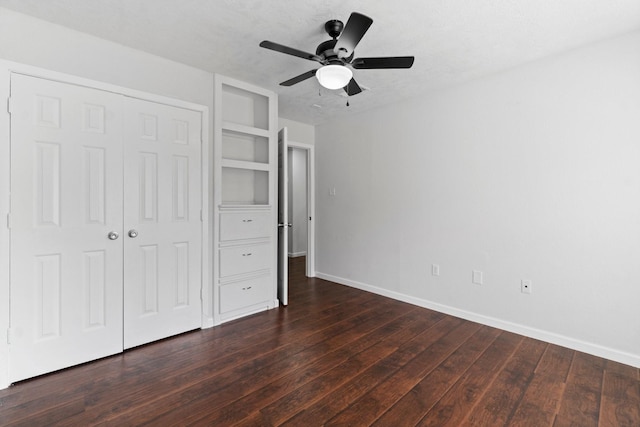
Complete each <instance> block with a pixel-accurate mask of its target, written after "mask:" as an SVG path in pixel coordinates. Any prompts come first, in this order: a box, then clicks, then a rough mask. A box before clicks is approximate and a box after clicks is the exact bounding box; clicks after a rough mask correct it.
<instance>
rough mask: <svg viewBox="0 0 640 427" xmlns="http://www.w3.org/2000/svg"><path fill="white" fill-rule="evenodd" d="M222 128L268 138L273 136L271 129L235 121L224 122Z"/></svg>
mask: <svg viewBox="0 0 640 427" xmlns="http://www.w3.org/2000/svg"><path fill="white" fill-rule="evenodd" d="M222 130H223V131H225V130H227V131H231V132H238V133H245V134H247V135H254V136H262V137H265V138H268V137H269V136H271V135H270V134H269V131H268V130H266V129H260V128H257V127H253V126H247V125H242V124H239V123H234V122H222Z"/></svg>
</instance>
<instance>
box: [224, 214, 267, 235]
mask: <svg viewBox="0 0 640 427" xmlns="http://www.w3.org/2000/svg"><path fill="white" fill-rule="evenodd" d="M270 218H271V213H269V212H225V213H221V214H220V241H221V242H227V241H229V240H240V239H258V238H265V237H269V236H271V227H272V226H273V224H271V221H270Z"/></svg>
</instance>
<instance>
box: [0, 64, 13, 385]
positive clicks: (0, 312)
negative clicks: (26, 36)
mask: <svg viewBox="0 0 640 427" xmlns="http://www.w3.org/2000/svg"><path fill="white" fill-rule="evenodd" d="M0 73H1V75H0V104H2V105H3V107H2V109H0V390H1V389H3V388H7V387H9V385H10V383H9V345H8V344H7V337H6V334H7V333H8V330H9V320H10V318H11V317H10V315H9V309H10V304H9V301H10V299H9V298H10V293H9V289H10V288H9V261H10V258H9V256H10V253H9V250H10V246H9V228H8V224H7V215H8V214H9V206H10V197H9V194H10V180H11V170H10V168H11V157H10V153H11V152H10V145H9V138H10V136H11V135H10V130H9V126H10V117H9V113H8V111H7V109H6V108H5V106H6V102H7V100H8V98H9V91H10V84H9V81H10V80H9V77H10V75H11V73H10V70H9V65H8V64H7V63H6V62H4V61H1V60H0Z"/></svg>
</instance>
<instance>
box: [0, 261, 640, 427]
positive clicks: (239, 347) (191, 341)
mask: <svg viewBox="0 0 640 427" xmlns="http://www.w3.org/2000/svg"><path fill="white" fill-rule="evenodd" d="M290 266H291V267H290V294H291V295H290V305H289V306H288V307H286V308H279V309H276V310H270V311H268V312H264V313H260V314H257V315H254V316H251V317H247V318H244V319H241V320H237V321H234V322H230V323H227V324H224V325H222V326H220V327H216V328H211V329H207V330H203V331H195V332H191V333H187V334H183V335H181V336H178V337H174V338H171V339H167V340H163V341H160V342H157V343H153V344H150V345H146V346H143V347H139V348H137V349H134V350H131V351H127V352H125V353H123V354H121V355H117V356H112V357H109V358H105V359H102V360H99V361H96V362H92V363H88V364H85V365H82V366H78V367H75V368H70V369H67V370H64V371H60V372H57V373H54V374H50V375H46V376H42V377H39V378H35V379H32V380H28V381H23V382H21V383H18V384H16V385H14V386H12V387H10V388H9V389H7V390H0V425H2V426H52V425H59V426H89V425H107V426H128V425H150V426H170V425H206V426H271V425H284V426H305V427H309V426H320V425H327V426H369V425H375V426H394V427H398V426H492V427H493V426H505V425H506V426H535V427H538V426H581V427H587V426H636V427H638V426H640V372H639V370H638V369H637V368H632V367H630V366H625V365H621V364H619V363H615V362H612V361H608V360H604V359H601V358H598V357H594V356H590V355H587V354H584V353H579V352H575V351H572V350H568V349H566V348H562V347H558V346H555V345H551V344H546V343H544V342H540V341H536V340H533V339H529V338H525V337H522V336H519V335H515V334H512V333H509V332H504V331H501V330H498V329H494V328H490V327H487V326H482V325H479V324H476V323H472V322H468V321H465V320H461V319H458V318H455V317H451V316H447V315H443V314H440V313H436V312H433V311H430V310H426V309H422V308H418V307H414V306H411V305H409V304H405V303H402V302H398V301H393V300H390V299H387V298H384V297H380V296H377V295H374V294H370V293H367V292H362V291H359V290H356V289H352V288H349V287H345V286H341V285H337V284H335V283H331V282H327V281H323V280H319V279H307V278H306V277H304V258H294V259H293V260H291V263H290Z"/></svg>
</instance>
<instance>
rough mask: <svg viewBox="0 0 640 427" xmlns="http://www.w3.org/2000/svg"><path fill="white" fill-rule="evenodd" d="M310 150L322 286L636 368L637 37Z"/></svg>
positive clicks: (326, 129)
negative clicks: (527, 289)
mask: <svg viewBox="0 0 640 427" xmlns="http://www.w3.org/2000/svg"><path fill="white" fill-rule="evenodd" d="M316 139H317V142H316V154H317V161H316V165H317V171H316V176H317V189H318V191H317V208H316V215H317V223H316V227H317V229H316V230H317V236H318V237H317V246H316V248H317V254H316V260H317V267H316V269H317V271H318V272H319V274H318V275H319V276H320V277H324V278H328V279H331V280H336V281H339V282H342V283H345V284H350V285H353V286H357V287H361V288H364V289H368V290H372V291H374V292H378V293H381V294H384V295H390V296H393V297H396V298H399V299H403V300H406V301H411V302H414V303H417V304H420V305H423V306H427V307H432V308H436V309H438V310H442V311H445V312H449V313H452V314H455V315H458V316H461V317H466V318H469V319H473V320H477V321H480V322H483V323H487V324H492V325H495V326H499V327H502V328H504V329H509V330H513V331H516V332H520V333H523V334H525V335H529V336H534V337H537V338H541V339H545V340H547V341H551V342H556V343H559V344H562V345H566V346H569V347H572V348H576V349H579V350H583V351H587V352H590V353H593V354H597V355H600V356H604V357H609V358H611V359H614V360H618V361H621V362H623V363H628V364H632V365H635V366H640V315H639V313H640V306H639V303H640V262H639V260H640V166H639V165H640V33H634V34H630V35H628V36H625V37H621V38H618V39H614V40H609V41H606V42H602V43H599V44H597V45H592V46H589V47H585V48H582V49H579V50H575V51H572V52H569V53H566V54H564V55H560V56H556V57H552V58H548V59H546V60H543V61H539V62H535V63H531V64H528V65H527V66H524V67H520V68H517V69H513V70H510V71H508V72H505V73H502V74H499V75H494V76H492V77H490V78H485V79H483V80H478V81H475V82H472V83H469V84H466V85H464V86H461V87H458V88H455V89H451V90H447V91H443V92H440V93H435V94H431V95H429V96H425V97H422V98H419V99H414V100H412V101H410V102H405V103H402V104H399V105H395V106H393V107H389V108H385V109H380V110H376V111H371V112H367V113H364V114H362V115H359V116H357V117H353V118H348V119H341V120H336V121H332V122H330V123H327V124H324V125H321V126H318V127H317V128H316ZM330 188H335V189H336V195H335V196H330V195H329V191H328V190H329V189H330ZM431 264H438V265H439V266H440V269H441V275H440V276H437V277H436V276H432V275H431V271H430V269H431ZM472 270H479V271H482V272H483V273H484V284H483V285H481V286H479V285H475V284H472V283H471V278H472ZM522 279H528V280H532V283H533V293H532V294H531V295H525V294H522V293H521V292H520V281H521V280H522Z"/></svg>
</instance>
